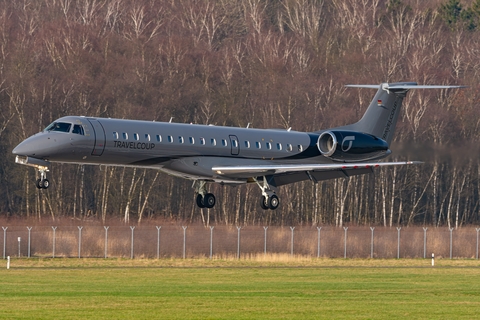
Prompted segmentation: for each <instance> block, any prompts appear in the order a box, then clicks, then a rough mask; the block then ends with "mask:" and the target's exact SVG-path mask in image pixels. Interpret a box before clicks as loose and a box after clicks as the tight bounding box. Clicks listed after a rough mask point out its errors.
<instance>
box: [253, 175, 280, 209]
mask: <svg viewBox="0 0 480 320" xmlns="http://www.w3.org/2000/svg"><path fill="white" fill-rule="evenodd" d="M255 182H256V183H257V185H258V186H259V187H260V189H262V197H261V199H260V207H262V209H263V210H268V209H271V210H275V209H277V208H278V206H279V204H280V200H279V199H278V196H277V195H276V194H275V191H276V190H275V187H274V186H272V185H270V184H269V183H268V182H267V178H266V177H263V183H261V182H259V181H258V180H256V179H255Z"/></svg>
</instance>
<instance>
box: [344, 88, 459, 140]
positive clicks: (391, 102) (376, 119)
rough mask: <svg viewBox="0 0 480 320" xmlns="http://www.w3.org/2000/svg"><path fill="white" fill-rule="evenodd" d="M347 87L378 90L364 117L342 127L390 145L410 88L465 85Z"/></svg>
mask: <svg viewBox="0 0 480 320" xmlns="http://www.w3.org/2000/svg"><path fill="white" fill-rule="evenodd" d="M347 87H353V88H370V89H377V88H378V91H377V94H375V97H374V98H373V100H372V102H371V103H370V106H369V107H368V109H367V111H366V112H365V114H364V115H363V117H362V119H360V121H358V122H357V123H354V124H351V125H347V126H344V127H341V129H346V130H354V131H358V132H363V133H368V134H371V135H374V136H376V137H379V138H381V139H383V140H385V141H386V142H387V143H388V144H389V145H390V142H391V141H392V139H393V135H394V133H395V127H396V125H397V120H398V115H399V114H400V109H401V107H402V102H403V98H405V96H406V95H407V92H408V90H410V89H449V88H463V86H423V85H421V86H419V85H417V83H416V82H399V83H390V84H389V83H382V84H380V86H378V85H347Z"/></svg>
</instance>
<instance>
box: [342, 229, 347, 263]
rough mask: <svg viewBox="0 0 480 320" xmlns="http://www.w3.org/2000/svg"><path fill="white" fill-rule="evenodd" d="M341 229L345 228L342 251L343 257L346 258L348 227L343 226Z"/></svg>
mask: <svg viewBox="0 0 480 320" xmlns="http://www.w3.org/2000/svg"><path fill="white" fill-rule="evenodd" d="M343 230H345V241H344V242H345V249H344V253H343V257H344V258H345V259H347V230H348V227H343Z"/></svg>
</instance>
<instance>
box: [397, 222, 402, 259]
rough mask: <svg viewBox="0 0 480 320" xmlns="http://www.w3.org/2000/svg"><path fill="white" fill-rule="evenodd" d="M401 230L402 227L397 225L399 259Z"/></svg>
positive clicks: (398, 256)
mask: <svg viewBox="0 0 480 320" xmlns="http://www.w3.org/2000/svg"><path fill="white" fill-rule="evenodd" d="M400 230H402V227H400V228H399V227H397V259H400Z"/></svg>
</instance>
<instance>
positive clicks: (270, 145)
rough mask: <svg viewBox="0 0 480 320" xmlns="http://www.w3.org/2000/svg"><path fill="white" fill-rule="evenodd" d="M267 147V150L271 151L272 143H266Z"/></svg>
mask: <svg viewBox="0 0 480 320" xmlns="http://www.w3.org/2000/svg"><path fill="white" fill-rule="evenodd" d="M265 144H266V145H267V149H268V150H271V149H272V144H271V143H270V142H267V143H265Z"/></svg>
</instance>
